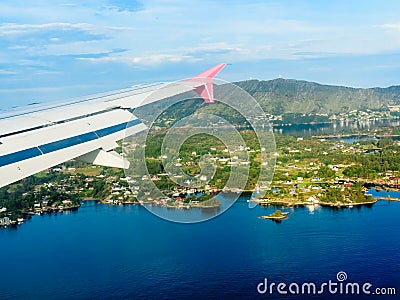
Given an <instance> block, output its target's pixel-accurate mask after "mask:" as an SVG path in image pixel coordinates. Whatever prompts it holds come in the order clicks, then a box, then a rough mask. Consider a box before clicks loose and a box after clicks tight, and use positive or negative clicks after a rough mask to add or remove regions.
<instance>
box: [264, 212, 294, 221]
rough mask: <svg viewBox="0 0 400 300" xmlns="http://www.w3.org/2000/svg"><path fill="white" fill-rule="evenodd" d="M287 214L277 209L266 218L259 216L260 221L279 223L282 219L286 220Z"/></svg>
mask: <svg viewBox="0 0 400 300" xmlns="http://www.w3.org/2000/svg"><path fill="white" fill-rule="evenodd" d="M288 214H289V213H288V212H282V211H280V210H279V209H277V210H275V211H274V212H273V213H272V214H270V215H268V216H261V217H260V218H261V219H269V220H272V221H275V222H280V221H282V220H284V219H287V215H288Z"/></svg>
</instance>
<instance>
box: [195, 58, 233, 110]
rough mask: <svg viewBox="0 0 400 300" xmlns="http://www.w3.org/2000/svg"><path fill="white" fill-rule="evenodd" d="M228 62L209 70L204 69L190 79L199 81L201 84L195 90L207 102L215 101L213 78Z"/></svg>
mask: <svg viewBox="0 0 400 300" xmlns="http://www.w3.org/2000/svg"><path fill="white" fill-rule="evenodd" d="M225 66H226V64H218V65H216V66H214V67H212V68H211V69H208V70H207V71H204V72H202V73H200V74H198V75H196V76H194V77H192V78H189V79H188V81H195V82H198V83H199V86H197V87H195V88H194V90H195V91H196V93H197V94H199V95H200V97H202V98H203V99H204V101H205V102H207V103H212V102H214V90H213V78H214V77H215V75H217V74H218V73H219V72H220V71H221V70H222V69H223V68H224V67H225Z"/></svg>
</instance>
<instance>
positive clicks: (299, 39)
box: [0, 0, 400, 109]
mask: <svg viewBox="0 0 400 300" xmlns="http://www.w3.org/2000/svg"><path fill="white" fill-rule="evenodd" d="M399 12H400V2H399V1H356V0H354V1H342V0H337V1H320V0H316V1H314V0H298V1H289V0H288V1H286V0H276V1H268V0H266V1H265V0H260V1H258V0H247V1H246V0H243V1H239V0H229V1H223V0H222V1H209V0H203V1H191V0H188V1H177V0H169V1H166V0H150V1H139V0H138V1H123V0H95V1H94V0H92V1H76V0H51V1H50V0H48V1H47V0H33V1H22V0H2V1H0V109H8V108H10V107H15V106H21V105H26V104H29V103H33V102H40V103H42V102H49V101H54V100H63V99H68V98H71V97H78V96H84V95H88V94H93V93H97V92H104V91H109V90H113V89H119V88H124V87H128V86H131V85H134V84H140V83H150V82H159V81H175V80H180V79H184V78H188V77H191V76H193V75H195V74H198V73H200V72H202V71H203V70H205V69H207V68H209V67H212V66H213V65H215V64H218V63H228V64H229V65H228V66H227V67H226V68H225V69H224V70H223V71H222V72H221V73H220V75H219V77H220V78H221V79H224V80H227V81H238V80H246V79H260V80H270V79H274V78H277V77H283V78H293V79H300V80H309V81H314V82H319V83H323V84H335V85H345V86H352V87H375V86H381V87H386V86H391V85H400V16H399Z"/></svg>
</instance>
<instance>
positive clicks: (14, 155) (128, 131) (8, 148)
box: [0, 64, 225, 187]
mask: <svg viewBox="0 0 400 300" xmlns="http://www.w3.org/2000/svg"><path fill="white" fill-rule="evenodd" d="M224 67H225V64H219V65H216V66H215V67H213V68H211V69H209V70H207V71H205V72H203V73H200V74H199V75H196V76H194V77H192V78H190V79H189V80H186V81H185V84H184V85H182V84H174V83H155V84H147V85H136V86H133V87H130V88H127V89H122V90H117V91H112V92H108V93H103V94H97V95H92V96H88V97H84V98H79V99H74V100H72V101H68V102H62V103H56V104H51V105H45V106H39V107H31V108H27V109H19V110H14V111H12V112H10V113H7V114H3V115H0V187H3V186H6V185H8V184H10V183H13V182H15V181H18V180H20V179H23V178H25V177H28V176H30V175H33V174H35V173H37V172H40V171H42V170H45V169H47V168H51V167H53V166H55V165H58V164H60V163H62V162H65V161H68V160H71V159H78V160H81V161H84V162H88V163H93V164H97V165H103V166H110V167H118V168H128V167H129V162H128V161H127V160H126V159H124V158H123V157H122V156H120V155H119V154H118V153H116V152H115V151H113V149H114V148H116V147H117V146H118V144H117V143H116V142H117V141H119V140H122V139H124V138H125V137H127V136H130V135H133V134H135V133H137V132H140V131H142V130H145V129H146V125H144V123H142V122H141V120H139V119H138V118H136V117H135V116H134V114H133V113H132V111H131V110H132V109H134V108H136V107H139V106H143V105H146V104H149V103H151V102H155V101H159V100H162V99H165V98H167V97H171V96H173V95H177V94H181V93H183V92H187V91H190V90H194V91H196V92H197V93H198V94H199V95H200V96H201V97H202V98H204V100H205V101H206V102H212V101H213V92H212V85H210V81H212V78H213V77H214V76H215V75H216V74H218V73H219V71H221V70H222V69H223V68H224ZM160 88H162V93H158V94H157V98H156V99H154V97H151V102H147V101H144V100H145V99H148V96H149V95H150V94H151V93H152V92H154V91H156V90H159V89H160ZM159 94H160V95H159Z"/></svg>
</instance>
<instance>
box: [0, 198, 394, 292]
mask: <svg viewBox="0 0 400 300" xmlns="http://www.w3.org/2000/svg"><path fill="white" fill-rule="evenodd" d="M246 199H247V198H245V197H242V198H240V199H239V200H238V201H237V202H236V203H235V204H234V205H233V206H232V207H231V208H230V209H229V210H227V211H226V212H224V213H223V214H222V215H220V216H218V217H216V218H214V219H212V220H209V221H206V222H203V223H197V224H177V223H172V222H169V221H165V220H162V219H160V218H158V217H156V216H154V215H152V214H151V213H149V212H148V211H147V210H146V209H145V208H143V207H141V206H138V205H130V206H107V205H103V204H101V203H99V202H96V201H88V202H85V203H84V204H83V205H82V207H81V208H79V210H78V211H77V212H70V213H63V214H60V213H59V214H57V215H46V216H41V217H40V216H34V217H33V218H32V219H31V220H28V221H26V222H25V223H24V224H22V225H21V226H19V227H18V228H17V229H12V228H8V229H6V230H0V249H1V250H0V272H1V275H0V299H124V298H128V299H137V298H139V299H188V298H189V299H227V298H229V299H236V298H239V299H254V298H260V299H262V298H264V299H268V298H269V299H308V298H309V296H299V295H286V296H282V295H280V294H278V293H277V292H274V293H273V294H264V295H260V294H259V293H258V292H257V285H258V284H259V283H260V282H263V281H264V280H265V278H267V280H268V282H275V283H279V282H284V283H287V284H290V283H299V284H301V283H303V282H315V283H316V284H321V283H323V282H328V281H329V280H332V281H337V279H336V275H337V273H338V272H340V271H342V272H346V274H347V281H345V282H358V283H360V284H361V283H364V282H369V283H371V284H372V285H373V288H375V287H396V288H397V295H396V296H386V297H384V298H385V299H399V297H400V296H399V293H400V272H399V270H400V268H399V267H400V234H399V223H398V220H399V215H400V203H399V202H387V201H379V202H377V203H376V204H374V205H373V206H371V207H358V208H356V207H354V208H352V209H350V208H346V209H329V208H320V207H317V208H315V209H314V210H313V209H310V208H306V207H304V208H295V209H283V210H284V211H289V212H290V214H289V218H288V219H286V220H284V221H282V222H281V223H274V222H273V221H271V220H264V219H260V218H259V216H261V215H265V214H269V213H271V212H272V211H274V209H275V208H274V207H267V208H263V207H260V206H257V207H255V208H253V209H249V208H248V204H247V203H246ZM314 298H315V299H363V298H365V299H382V298H381V297H378V296H376V295H375V296H371V295H369V296H358V297H356V296H354V295H336V296H335V295H331V294H328V293H324V294H322V295H316V296H314Z"/></svg>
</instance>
